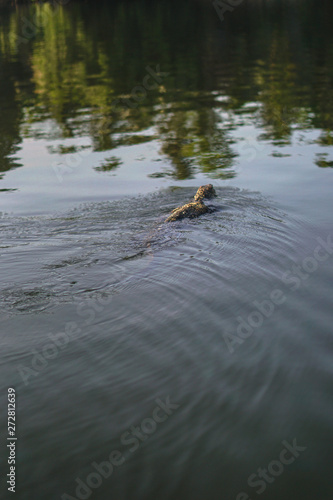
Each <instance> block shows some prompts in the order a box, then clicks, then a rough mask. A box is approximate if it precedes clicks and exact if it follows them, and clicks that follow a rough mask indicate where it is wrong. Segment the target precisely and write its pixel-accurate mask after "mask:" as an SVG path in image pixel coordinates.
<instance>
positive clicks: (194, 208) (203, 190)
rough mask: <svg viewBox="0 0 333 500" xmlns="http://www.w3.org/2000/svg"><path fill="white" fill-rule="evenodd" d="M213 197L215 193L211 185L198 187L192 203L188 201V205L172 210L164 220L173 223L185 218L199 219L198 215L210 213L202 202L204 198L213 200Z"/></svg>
mask: <svg viewBox="0 0 333 500" xmlns="http://www.w3.org/2000/svg"><path fill="white" fill-rule="evenodd" d="M215 196H216V192H215V189H214V188H213V185H212V184H206V185H205V186H200V187H199V189H198V191H197V192H196V194H195V195H194V201H190V202H189V203H186V204H185V205H182V206H181V207H177V208H175V209H174V210H172V212H171V214H170V215H169V217H167V219H165V222H174V221H176V220H180V219H184V218H185V217H188V218H190V219H192V218H193V217H199V215H202V214H205V213H207V212H210V211H211V209H210V208H209V207H207V206H206V205H205V204H204V202H203V201H202V200H203V199H204V198H207V199H210V198H214V197H215Z"/></svg>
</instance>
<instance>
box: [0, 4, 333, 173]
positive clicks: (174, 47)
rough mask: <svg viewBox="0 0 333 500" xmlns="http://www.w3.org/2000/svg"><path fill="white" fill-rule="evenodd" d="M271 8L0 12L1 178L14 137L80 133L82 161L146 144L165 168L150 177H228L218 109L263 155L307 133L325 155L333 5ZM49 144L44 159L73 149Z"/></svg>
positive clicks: (332, 97) (230, 156)
mask: <svg viewBox="0 0 333 500" xmlns="http://www.w3.org/2000/svg"><path fill="white" fill-rule="evenodd" d="M278 4H279V3H278V2H249V3H248V6H245V4H244V5H242V6H240V7H239V8H237V9H235V12H234V13H233V15H232V16H229V17H228V19H227V20H226V21H225V22H223V23H221V22H220V20H219V18H218V16H217V15H216V12H215V11H214V9H212V8H211V5H210V3H209V2H208V3H207V4H205V3H202V4H201V3H198V2H191V1H185V2H173V1H170V2H157V3H152V2H148V1H144V0H141V1H137V2H129V3H126V4H124V3H123V2H112V3H101V4H100V5H94V4H93V3H90V4H89V3H84V4H83V3H75V4H74V3H73V4H71V3H70V4H68V5H67V6H65V7H61V6H58V7H52V6H51V5H49V4H47V3H46V4H37V5H32V6H28V7H27V6H20V7H17V8H16V9H15V10H14V9H12V10H11V9H9V10H4V11H3V13H1V16H0V63H1V75H0V106H1V116H0V171H1V172H5V171H6V170H9V169H11V168H13V167H15V166H18V163H17V162H16V161H15V156H14V154H15V151H16V150H17V147H18V145H19V143H20V142H21V140H22V137H23V136H26V137H29V136H31V137H35V138H39V137H44V138H47V139H52V138H57V139H65V138H70V137H73V138H77V137H82V136H89V137H90V139H91V144H92V148H93V150H94V151H109V150H110V151H111V150H115V149H117V148H118V147H120V146H135V145H138V144H144V143H146V142H148V141H153V140H154V141H158V142H159V144H160V153H161V155H162V156H164V157H166V159H167V162H168V164H169V166H168V167H164V168H161V170H159V171H157V172H156V173H154V174H153V176H154V177H163V176H169V177H173V178H176V179H187V178H191V177H193V176H195V175H196V173H198V172H202V173H205V174H207V176H208V177H212V178H219V179H226V178H230V177H232V176H234V175H235V171H234V165H235V157H236V153H235V151H234V150H233V146H232V141H231V137H230V131H231V130H233V129H234V128H235V125H233V124H232V123H230V121H229V122H227V121H223V120H224V119H223V113H225V112H228V113H229V114H231V115H232V116H234V117H235V118H237V120H242V119H243V118H242V117H243V116H244V120H246V119H247V118H246V116H250V118H251V119H252V123H255V124H256V125H259V126H260V127H262V128H263V129H264V133H263V134H262V135H261V138H262V139H263V140H266V141H270V142H271V143H272V144H274V145H275V146H283V145H285V144H288V143H290V141H291V137H292V133H293V130H294V129H295V128H297V129H311V128H317V129H319V130H320V131H321V133H320V136H319V138H318V143H319V144H321V145H323V146H331V145H333V85H332V83H333V42H332V37H331V24H330V22H328V20H329V19H330V18H331V16H330V14H332V5H331V4H329V3H325V8H322V9H318V8H317V9H316V8H315V7H314V6H315V4H314V2H313V1H312V0H304V1H302V2H300V1H297V0H295V2H291V3H290V4H286V3H285V2H283V7H282V6H281V5H280V6H279V5H278ZM314 17H315V22H314ZM147 68H150V69H147ZM157 68H159V69H157ZM151 71H154V72H155V73H156V75H157V76H156V75H155V77H152V76H151ZM159 72H160V73H159ZM221 96H222V97H223V98H224V99H223V100H219V99H218V97H221ZM249 103H250V104H251V105H252V104H253V108H251V107H249V108H246V106H245V105H247V104H249ZM245 115H246V116H245ZM50 119H51V123H52V124H53V125H52V127H51V128H46V127H44V122H45V120H50ZM241 125H242V122H241V121H240V125H239V126H241ZM147 129H149V133H147V132H146V131H147ZM62 148H63V149H62V150H61V148H60V149H59V150H58V151H52V152H55V153H56V152H58V153H59V154H68V153H72V152H74V150H75V146H65V145H64V146H62ZM66 148H70V149H66ZM282 155H283V153H280V152H275V153H274V156H276V157H278V156H281V157H282ZM111 163H112V162H111ZM111 163H110V164H109V166H107V167H105V169H104V168H103V167H97V168H96V170H98V171H99V170H103V169H104V170H108V169H109V167H110V165H111V167H110V168H111V169H112V168H114V167H112V164H111Z"/></svg>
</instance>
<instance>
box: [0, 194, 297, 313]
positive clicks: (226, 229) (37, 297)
mask: <svg viewBox="0 0 333 500" xmlns="http://www.w3.org/2000/svg"><path fill="white" fill-rule="evenodd" d="M191 196H193V188H175V189H168V190H165V191H161V192H158V193H154V194H152V195H150V196H145V197H137V198H129V199H124V200H121V201H115V202H109V203H98V204H89V205H84V206H81V207H78V208H76V209H74V210H72V211H70V212H69V213H66V214H60V215H55V216H53V217H19V218H14V217H10V216H3V217H2V218H1V220H0V225H1V234H2V243H1V247H0V251H1V259H2V262H3V273H2V284H1V303H2V307H3V308H4V310H5V311H6V312H7V313H14V314H17V313H27V312H30V313H33V312H35V313H37V312H41V311H45V310H47V309H49V308H50V307H51V306H52V305H56V304H58V303H60V302H71V301H73V300H75V299H77V298H78V297H79V298H82V297H83V296H87V295H94V294H96V293H106V294H109V293H116V292H118V291H119V290H122V289H124V287H125V288H126V287H129V286H131V287H132V286H134V285H135V283H138V282H140V281H141V280H142V279H149V277H150V278H152V277H153V278H154V279H155V280H159V279H161V280H167V281H168V279H171V275H172V273H173V271H172V269H173V265H174V263H175V258H174V256H173V254H170V253H168V252H167V250H168V249H171V248H181V257H183V259H182V261H183V264H184V265H181V267H182V270H181V272H182V273H185V274H187V273H188V272H189V270H190V268H191V266H189V265H188V262H187V260H188V258H192V259H193V258H194V256H196V257H197V258H198V259H199V261H198V263H199V264H200V265H201V266H203V267H202V268H201V271H200V272H199V275H201V274H202V271H203V270H204V269H207V265H208V264H207V263H208V262H213V261H214V262H216V261H220V262H222V261H223V267H225V266H227V267H228V273H230V272H231V270H232V269H234V270H235V269H237V267H238V264H237V263H236V262H235V261H234V259H236V260H237V255H238V257H239V256H240V255H243V256H244V254H246V255H247V258H248V259H252V257H253V256H254V255H255V254H258V253H263V252H265V249H266V250H267V235H269V237H270V238H273V239H274V241H275V243H274V247H275V250H277V251H278V246H279V244H281V243H282V241H283V242H284V244H286V243H288V232H287V231H286V228H285V225H284V224H283V215H282V214H279V213H278V212H277V210H276V209H274V208H273V207H272V206H271V205H270V203H269V202H268V201H267V200H265V199H264V198H263V197H262V196H261V195H260V194H259V193H250V192H246V191H240V190H238V189H235V188H220V189H217V198H216V199H215V200H214V202H213V204H211V207H212V209H214V210H215V212H214V213H213V214H211V213H209V214H205V215H203V216H201V217H200V219H193V220H187V219H184V220H181V221H176V222H174V223H172V224H164V223H163V222H164V221H165V216H166V215H167V214H168V213H170V212H171V210H172V209H173V208H174V207H175V206H179V205H180V204H181V203H182V202H183V201H184V199H185V200H186V199H189V198H191ZM271 251H272V249H271ZM203 255H205V256H206V257H207V259H206V262H202V256H203ZM242 260H243V259H240V261H242ZM192 265H193V262H192ZM240 265H241V264H240ZM177 272H178V271H177ZM195 272H196V273H197V274H198V270H196V271H195ZM219 274H220V273H218V274H217V276H218V275H219Z"/></svg>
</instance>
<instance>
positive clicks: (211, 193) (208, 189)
mask: <svg viewBox="0 0 333 500" xmlns="http://www.w3.org/2000/svg"><path fill="white" fill-rule="evenodd" d="M215 196H216V191H215V189H214V188H213V184H206V185H205V186H200V187H199V189H198V191H197V192H196V193H195V195H194V199H195V200H196V201H198V200H203V199H204V198H207V199H210V198H214V197H215Z"/></svg>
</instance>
